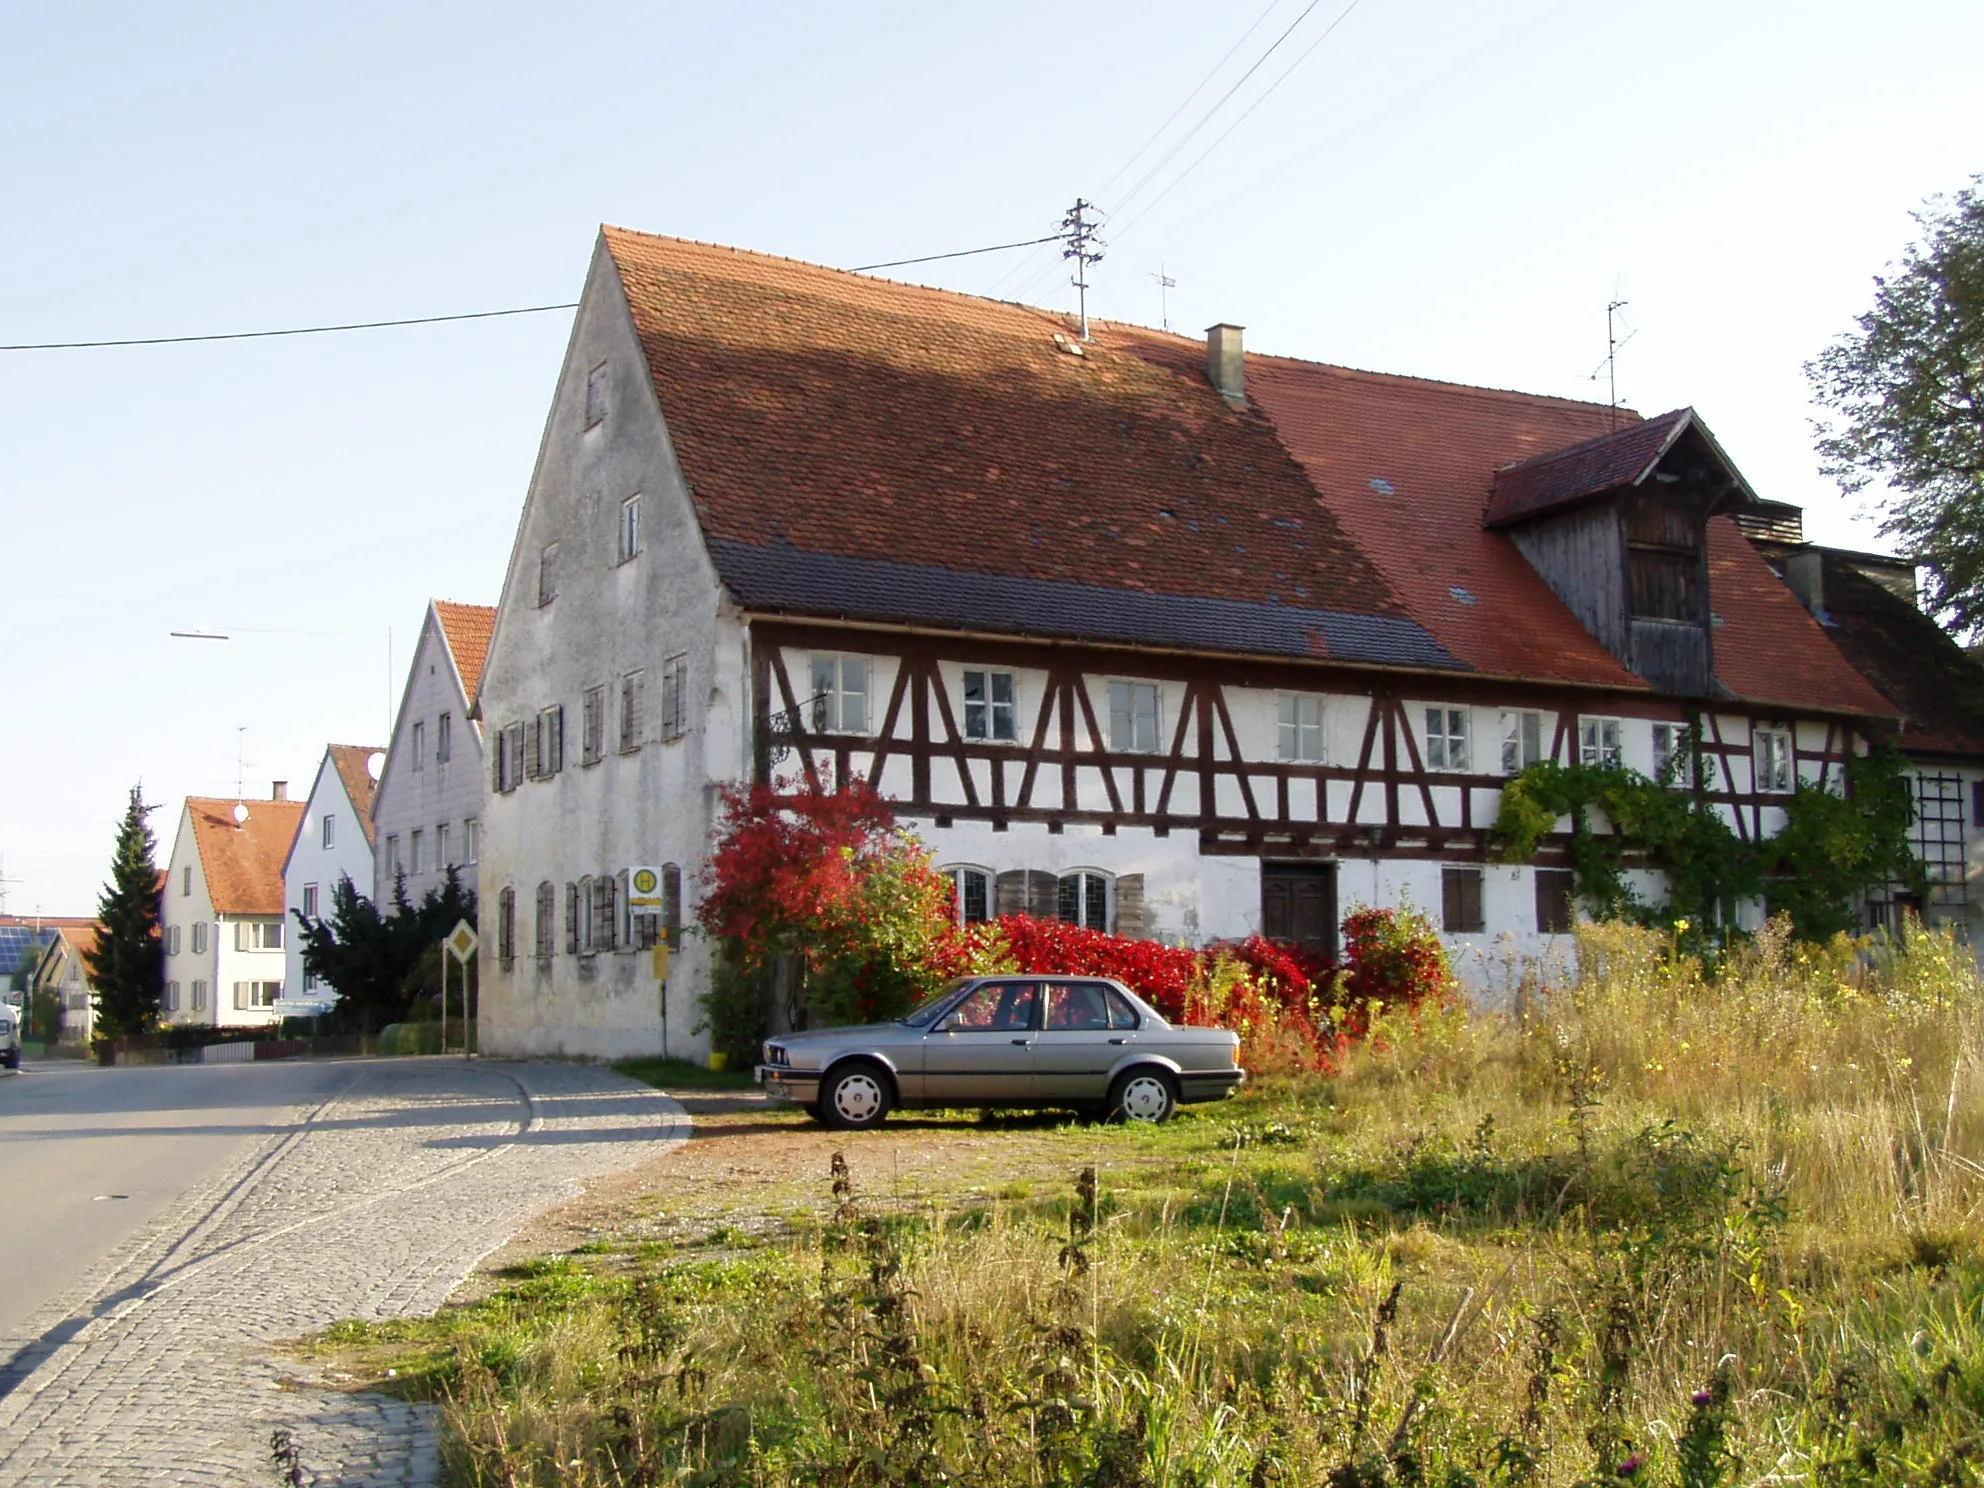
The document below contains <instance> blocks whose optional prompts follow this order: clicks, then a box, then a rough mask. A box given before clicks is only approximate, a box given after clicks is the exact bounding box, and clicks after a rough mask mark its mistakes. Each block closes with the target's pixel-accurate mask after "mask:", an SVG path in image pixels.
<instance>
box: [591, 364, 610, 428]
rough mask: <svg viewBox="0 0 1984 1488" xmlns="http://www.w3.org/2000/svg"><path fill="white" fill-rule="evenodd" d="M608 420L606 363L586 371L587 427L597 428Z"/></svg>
mask: <svg viewBox="0 0 1984 1488" xmlns="http://www.w3.org/2000/svg"><path fill="white" fill-rule="evenodd" d="M605 422H606V363H604V362H601V363H600V364H599V365H598V366H597V367H594V368H593V369H592V371H590V372H588V373H586V427H587V428H588V429H597V428H598V427H599V426H600V425H601V424H603V423H605Z"/></svg>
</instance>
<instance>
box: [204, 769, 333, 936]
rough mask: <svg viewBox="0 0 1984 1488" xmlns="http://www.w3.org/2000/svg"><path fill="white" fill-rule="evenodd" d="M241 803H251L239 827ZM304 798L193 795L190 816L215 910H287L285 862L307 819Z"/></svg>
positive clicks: (249, 912)
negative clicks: (240, 799)
mask: <svg viewBox="0 0 1984 1488" xmlns="http://www.w3.org/2000/svg"><path fill="white" fill-rule="evenodd" d="M237 804H240V805H243V806H246V807H247V808H248V816H247V819H246V820H245V821H243V822H242V823H241V824H240V825H239V826H237V825H236V824H235V821H234V808H235V806H236V805H237ZM303 807H304V803H303V802H302V801H243V802H240V803H237V802H235V801H234V800H232V799H223V798H220V797H208V796H188V797H187V798H186V815H187V818H188V819H189V820H190V821H191V823H192V825H193V842H194V845H195V846H196V847H197V848H198V849H199V853H200V872H201V874H202V875H203V876H204V877H205V878H206V881H207V895H208V897H209V898H210V899H211V900H212V901H213V906H214V913H216V914H228V915H273V916H279V915H281V914H282V912H283V896H282V865H283V863H284V861H285V860H286V859H287V858H288V857H289V845H290V843H291V842H292V841H294V840H295V838H296V829H297V827H298V825H299V824H300V823H301V822H302V820H303Z"/></svg>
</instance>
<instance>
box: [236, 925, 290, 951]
mask: <svg viewBox="0 0 1984 1488" xmlns="http://www.w3.org/2000/svg"><path fill="white" fill-rule="evenodd" d="M234 948H235V949H236V950H237V951H279V950H281V949H282V921H281V920H236V921H235V922H234Z"/></svg>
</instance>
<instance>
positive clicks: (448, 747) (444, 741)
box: [434, 713, 455, 765]
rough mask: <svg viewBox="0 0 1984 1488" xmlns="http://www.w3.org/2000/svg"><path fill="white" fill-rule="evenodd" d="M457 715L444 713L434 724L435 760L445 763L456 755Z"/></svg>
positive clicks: (438, 762) (437, 762)
mask: <svg viewBox="0 0 1984 1488" xmlns="http://www.w3.org/2000/svg"><path fill="white" fill-rule="evenodd" d="M454 722H455V716H454V714H452V713H443V714H442V715H441V716H440V718H438V719H437V720H436V721H435V724H434V761H435V763H436V764H442V765H445V764H446V763H447V762H448V761H449V760H451V759H453V758H454V755H455V729H454Z"/></svg>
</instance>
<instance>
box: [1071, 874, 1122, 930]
mask: <svg viewBox="0 0 1984 1488" xmlns="http://www.w3.org/2000/svg"><path fill="white" fill-rule="evenodd" d="M1060 889H1061V892H1060V903H1059V906H1058V917H1059V918H1060V919H1062V920H1064V921H1066V922H1067V923H1068V924H1070V925H1080V926H1081V927H1082V928H1083V929H1084V930H1107V929H1108V928H1109V876H1108V875H1107V874H1106V873H1100V872H1097V871H1096V870H1095V869H1093V868H1078V869H1076V870H1075V871H1074V872H1072V873H1064V874H1062V875H1061V885H1060Z"/></svg>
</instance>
